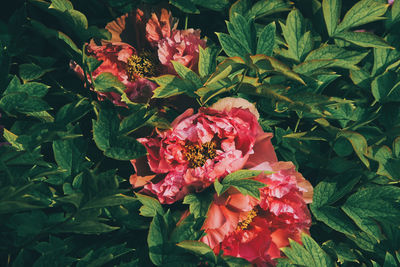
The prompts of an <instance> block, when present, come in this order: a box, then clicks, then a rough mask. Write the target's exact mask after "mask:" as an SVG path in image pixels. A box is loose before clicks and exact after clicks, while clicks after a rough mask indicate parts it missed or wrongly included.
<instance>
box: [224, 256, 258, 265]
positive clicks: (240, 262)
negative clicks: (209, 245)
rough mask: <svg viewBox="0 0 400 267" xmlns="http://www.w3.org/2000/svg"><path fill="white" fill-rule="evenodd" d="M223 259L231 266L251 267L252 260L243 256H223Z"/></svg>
mask: <svg viewBox="0 0 400 267" xmlns="http://www.w3.org/2000/svg"><path fill="white" fill-rule="evenodd" d="M222 259H223V260H224V262H225V263H226V264H227V265H228V266H229V267H251V266H253V265H252V264H251V263H250V262H248V261H247V260H245V259H243V258H236V257H232V256H222Z"/></svg>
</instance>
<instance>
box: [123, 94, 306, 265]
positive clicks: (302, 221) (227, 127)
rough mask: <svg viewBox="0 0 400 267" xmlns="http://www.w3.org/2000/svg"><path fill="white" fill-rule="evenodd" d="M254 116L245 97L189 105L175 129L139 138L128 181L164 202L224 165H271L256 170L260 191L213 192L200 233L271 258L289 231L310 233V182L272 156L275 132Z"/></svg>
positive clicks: (221, 245) (203, 184)
mask: <svg viewBox="0 0 400 267" xmlns="http://www.w3.org/2000/svg"><path fill="white" fill-rule="evenodd" d="M258 117H259V114H258V112H257V110H256V108H255V107H254V106H253V104H251V103H250V102H248V101H247V100H245V99H242V98H231V97H228V98H223V99H220V100H219V101H218V102H216V103H215V104H214V105H212V106H211V107H210V108H200V110H199V112H198V113H197V114H193V110H192V109H189V110H187V111H186V112H184V113H183V114H182V115H180V116H179V117H178V118H176V119H175V120H174V121H173V123H172V129H170V130H168V131H164V132H157V133H156V134H155V136H152V137H148V138H140V139H139V141H140V142H141V143H142V144H143V145H144V146H145V147H146V149H147V151H148V155H147V157H144V158H140V159H135V160H132V164H133V165H134V167H135V170H136V174H134V175H132V176H131V178H130V182H131V184H132V185H133V187H134V188H137V187H142V186H143V189H142V192H143V193H146V194H149V195H153V196H156V197H157V198H158V199H159V201H160V202H161V203H166V204H172V203H174V202H176V201H179V200H181V199H182V198H183V197H184V196H185V195H187V194H189V193H193V192H199V191H201V190H203V189H205V188H207V187H208V186H210V185H211V184H212V183H213V182H214V181H215V180H216V179H218V180H222V179H223V178H224V177H225V176H226V175H228V174H229V173H232V172H235V171H238V170H241V169H250V170H260V171H268V174H264V173H261V174H260V175H259V176H257V177H255V180H257V181H260V182H262V183H265V187H263V188H261V189H260V199H256V198H254V197H252V196H249V195H243V194H242V193H240V192H239V191H238V190H236V189H235V188H230V189H229V190H228V191H226V192H225V193H223V194H221V195H220V196H218V195H217V194H215V196H214V199H213V201H212V204H211V206H210V208H209V210H208V213H207V218H206V220H205V222H204V225H203V230H204V232H205V233H206V235H205V236H204V237H203V238H202V239H201V241H202V242H204V243H206V244H207V245H209V246H210V247H211V248H212V249H213V250H214V252H215V253H216V254H218V253H219V251H220V250H221V249H222V250H223V253H224V255H230V256H235V257H240V258H244V259H246V260H248V261H250V262H252V263H253V264H254V265H256V266H274V265H275V264H276V263H275V262H274V261H273V259H276V258H280V257H282V255H281V252H280V250H279V248H282V247H285V246H287V245H288V244H289V238H291V239H293V240H296V241H298V242H300V235H301V233H302V232H305V233H308V230H309V228H310V225H311V216H310V213H309V211H308V209H307V204H308V203H310V202H311V201H312V194H313V188H312V186H311V184H310V183H309V182H308V181H307V180H305V179H304V177H303V176H302V175H301V174H300V173H298V172H296V170H295V166H294V165H293V163H291V162H281V161H278V160H277V157H276V155H275V151H274V148H273V146H272V144H271V138H272V134H271V133H265V132H264V131H263V130H262V129H261V127H260V125H259V123H258V121H257V119H258ZM271 172H272V174H270V173H271ZM186 214H187V213H186Z"/></svg>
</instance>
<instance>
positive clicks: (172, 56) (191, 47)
mask: <svg viewBox="0 0 400 267" xmlns="http://www.w3.org/2000/svg"><path fill="white" fill-rule="evenodd" d="M199 46H201V47H202V48H205V47H206V42H205V41H204V40H202V39H200V30H193V29H188V30H175V31H173V32H172V35H171V37H167V38H165V39H162V40H161V41H160V42H159V44H158V58H159V60H160V62H161V64H163V65H164V66H165V67H166V68H167V70H168V72H169V73H175V70H174V66H173V65H172V62H171V60H174V61H177V62H179V63H181V64H182V65H184V66H185V67H188V68H189V69H192V70H194V71H197V65H198V62H199Z"/></svg>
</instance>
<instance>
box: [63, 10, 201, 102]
mask: <svg viewBox="0 0 400 267" xmlns="http://www.w3.org/2000/svg"><path fill="white" fill-rule="evenodd" d="M177 26H178V21H177V19H175V18H174V17H172V16H171V13H170V12H168V11H167V10H166V9H161V10H160V11H159V12H157V13H150V12H143V11H142V10H141V9H137V10H135V11H132V12H131V13H129V14H126V15H124V16H122V17H119V18H117V19H116V20H114V21H112V22H110V23H108V24H107V26H106V29H107V30H108V31H109V32H110V33H111V36H112V37H111V40H109V41H108V40H107V41H106V40H102V41H101V44H100V45H97V44H96V43H95V42H94V41H91V42H90V43H89V44H88V45H87V49H86V54H87V55H88V56H93V57H95V58H96V59H97V60H99V61H102V63H101V65H100V66H99V67H98V68H97V69H96V70H94V71H93V72H92V77H89V76H88V80H90V79H91V78H93V79H96V77H97V76H99V75H100V74H102V73H105V72H109V73H112V74H113V75H114V76H116V77H118V79H119V80H120V81H121V82H122V83H123V84H124V85H125V86H126V89H125V93H126V95H127V96H128V98H129V99H130V100H131V101H133V102H136V103H146V102H148V101H149V99H150V98H151V96H152V95H153V90H154V89H155V88H156V87H157V85H156V84H154V83H153V82H151V81H149V80H148V79H147V78H150V77H154V76H157V75H162V74H176V72H175V70H174V67H173V65H172V62H171V60H174V61H177V62H179V63H181V64H182V65H184V66H185V67H188V68H190V69H192V70H194V71H196V70H197V65H198V64H197V63H198V59H199V46H201V47H203V48H204V47H205V46H206V41H205V40H203V39H201V38H200V30H194V29H187V30H178V29H177ZM70 65H71V68H72V69H73V70H74V71H75V72H76V73H77V74H78V75H79V76H80V77H81V78H82V79H84V71H83V69H82V68H81V67H80V66H79V65H78V64H77V63H75V62H71V64H70ZM97 94H98V98H99V100H104V99H106V98H107V99H109V100H111V101H112V102H113V103H114V104H115V105H118V106H126V104H125V103H124V102H123V101H122V100H121V95H120V94H118V93H115V92H106V93H105V92H97Z"/></svg>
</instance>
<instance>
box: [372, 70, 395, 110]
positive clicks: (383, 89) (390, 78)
mask: <svg viewBox="0 0 400 267" xmlns="http://www.w3.org/2000/svg"><path fill="white" fill-rule="evenodd" d="M371 91H372V95H373V96H374V97H375V99H376V101H378V102H382V103H385V102H393V101H394V102H398V101H400V82H399V79H398V74H397V73H396V72H393V71H387V72H384V73H383V74H382V75H379V76H378V77H376V78H375V79H374V80H373V81H372V83H371Z"/></svg>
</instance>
